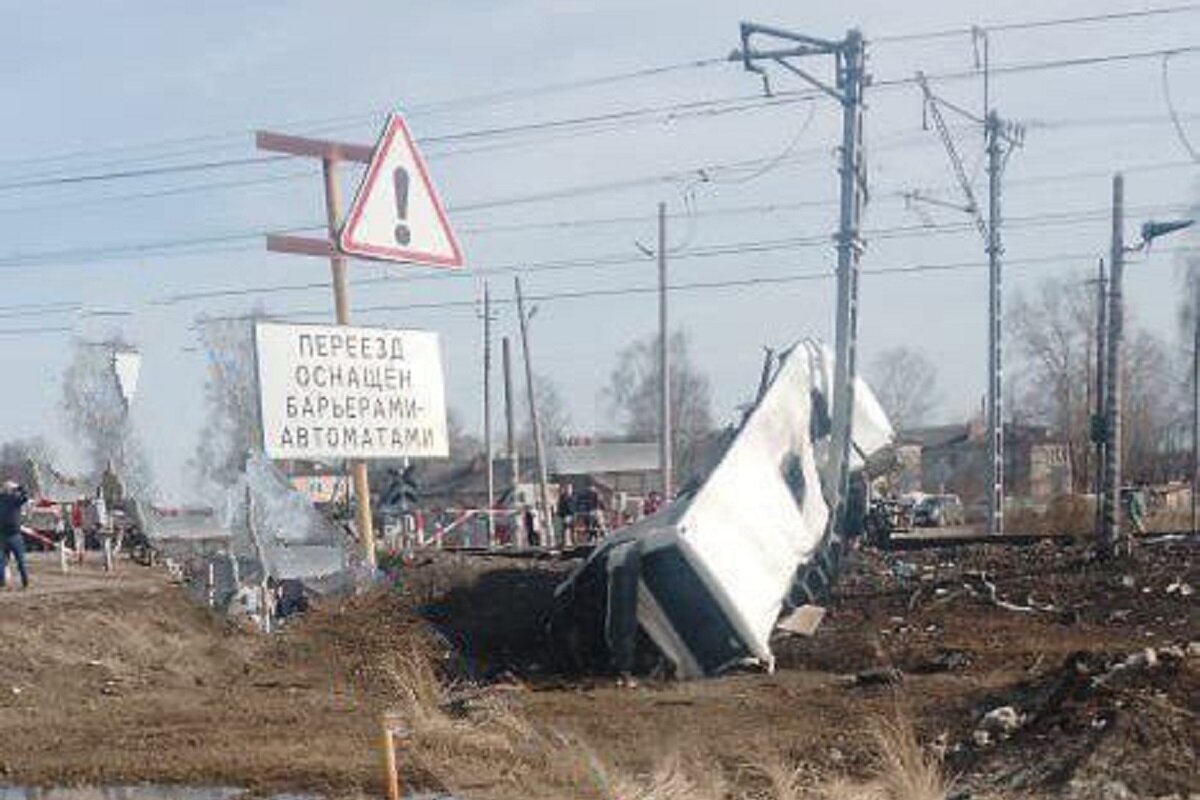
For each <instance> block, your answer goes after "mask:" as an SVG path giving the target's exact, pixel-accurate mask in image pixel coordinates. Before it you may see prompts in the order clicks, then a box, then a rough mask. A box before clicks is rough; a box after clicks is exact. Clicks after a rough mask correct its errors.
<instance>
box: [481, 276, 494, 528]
mask: <svg viewBox="0 0 1200 800" xmlns="http://www.w3.org/2000/svg"><path fill="white" fill-rule="evenodd" d="M483 449H484V452H485V454H486V456H487V545H488V547H491V546H492V545H493V544H495V542H494V541H493V540H494V539H495V524H494V522H495V521H494V520H493V519H492V511H493V509H495V507H496V469H495V457H494V450H493V448H492V297H491V294H489V292H488V285H487V281H484V282H483Z"/></svg>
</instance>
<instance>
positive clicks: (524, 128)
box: [0, 45, 1200, 191]
mask: <svg viewBox="0 0 1200 800" xmlns="http://www.w3.org/2000/svg"><path fill="white" fill-rule="evenodd" d="M1195 52H1200V45H1187V46H1179V47H1171V48H1160V49H1155V50H1143V51H1137V52H1131V53H1108V54H1101V55H1095V56H1080V57H1075V58H1061V59H1049V60H1044V61H1034V62H1025V63H1016V64H999V65H992V66H991V67H990V73H991V75H992V76H993V77H999V76H1003V75H1013V74H1020V73H1027V72H1037V71H1044V70H1051V69H1063V68H1071V67H1080V66H1092V65H1097V64H1103V63H1115V62H1122V61H1132V60H1140V59H1146V58H1162V57H1164V56H1176V55H1181V54H1185V53H1195ZM927 77H928V78H929V79H931V80H937V81H948V80H959V79H968V78H971V79H973V78H976V77H978V73H977V72H976V71H974V70H963V71H957V72H946V73H941V74H933V73H930V74H928V75H927ZM915 80H916V79H915V78H913V77H911V76H905V77H901V78H892V79H886V78H884V79H877V80H875V81H873V82H872V87H871V88H872V90H873V91H878V90H879V89H884V88H889V87H899V86H909V85H912V84H914V83H915ZM816 96H818V92H817V90H803V91H797V92H792V93H777V94H776V95H775V96H774V97H769V98H758V99H759V100H761V101H762V102H764V103H770V102H785V101H791V102H795V101H798V100H802V99H808V98H812V97H816ZM754 99H755V98H754V97H752V96H739V97H737V98H725V99H723V100H709V101H695V102H696V103H713V102H742V103H746V102H749V101H752V100H754ZM688 105H690V104H675V106H671V107H663V108H659V109H657V111H654V112H652V111H651V110H646V109H642V110H629V111H626V112H612V114H610V115H608V116H613V115H619V114H625V113H627V114H646V113H672V112H674V113H678V111H679V110H680V109H679V108H678V107H679V106H684V107H686V106H688ZM751 107H753V106H751ZM602 116H604V115H589V116H587V117H580V118H574V119H569V120H567V119H559V120H543V121H539V122H532V123H527V124H525V125H520V126H510V127H506V128H499V129H484V130H480V131H465V132H456V133H453V134H445V135H443V137H441V138H442V139H443V140H446V137H450V136H453V137H455V139H456V140H461V139H462V138H463V137H472V138H478V137H482V136H488V135H492V136H497V135H512V134H514V133H517V132H524V133H529V132H532V131H538V130H556V129H559V128H561V127H563V126H564V125H569V124H583V123H584V122H593V121H596V120H598V119H600V118H601V117H602ZM437 140H438V137H430V139H429V141H437ZM289 158H290V157H289V156H254V157H247V158H240V159H239V158H230V159H219V160H209V161H200V162H186V163H182V164H168V165H161V166H155V167H144V168H138V169H125V170H112V171H107V172H85V173H79V174H66V175H53V176H44V177H27V178H21V179H16V180H10V181H7V182H0V191H13V190H21V189H31V188H42V187H49V186H61V185H72V184H90V183H100V182H106V181H120V180H128V179H134V178H147V177H154V176H162V175H172V174H180V173H189V172H204V171H210V170H222V169H228V168H231V167H239V166H251V165H259V164H268V163H272V162H276V161H280V160H288V159H289Z"/></svg>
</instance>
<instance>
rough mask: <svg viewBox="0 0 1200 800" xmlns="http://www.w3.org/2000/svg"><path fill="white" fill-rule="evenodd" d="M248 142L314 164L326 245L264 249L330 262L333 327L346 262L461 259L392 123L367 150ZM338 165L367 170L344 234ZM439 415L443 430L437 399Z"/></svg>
mask: <svg viewBox="0 0 1200 800" xmlns="http://www.w3.org/2000/svg"><path fill="white" fill-rule="evenodd" d="M255 138H256V142H257V145H258V147H259V149H261V150H268V151H271V152H277V153H287V154H289V155H294V156H307V157H310V158H320V159H321V166H322V173H323V177H324V184H325V186H324V188H325V215H326V220H327V223H328V238H327V239H324V240H323V239H314V238H309V237H298V236H268V237H267V249H268V250H271V251H275V252H284V253H295V254H300V255H315V256H322V257H324V256H327V257H328V258H329V265H330V270H331V272H332V279H333V301H334V312H335V320H336V321H337V323H338V325H349V324H350V296H349V290H348V288H347V281H346V254H352V255H356V256H358V257H362V258H373V259H382V260H387V261H400V262H409V263H421V264H432V265H438V266H447V267H459V266H462V253H461V251H460V250H459V247H458V242H457V241H456V239H455V238H454V233H453V231H452V230H451V228H450V225H449V222H448V221H447V219H446V214H445V211H444V210H443V208H442V204H441V201H440V200H439V199H438V196H437V193H436V191H435V190H434V188H433V184H432V182H431V181H430V179H429V172H428V170H427V169H426V167H425V161H424V159H422V158H421V154H420V152H419V151H418V150H417V148H416V145H415V143H414V142H413V140H412V137H411V136H410V135H409V132H408V128H407V126H406V125H405V124H404V120H403V119H402V118H401V117H400V116H399V115H393V116H391V117H390V118H389V119H388V123H387V125H386V127H385V128H384V131H383V135H382V136H381V137H380V140H379V143H378V144H377V145H376V146H375V148H373V149H372V148H368V147H364V146H362V145H356V144H347V143H343V142H333V141H327V140H321V139H308V138H304V137H299V136H287V135H283V134H277V133H270V132H266V131H259V132H258V134H257V136H256V137H255ZM344 159H348V160H351V161H357V162H360V163H366V164H367V172H366V175H365V177H364V179H363V182H362V185H361V186H360V188H359V191H358V193H357V195H356V196H355V198H354V203H353V205H352V206H351V209H350V214H349V216H348V217H347V221H346V224H345V226H344V227H343V226H342V224H341V220H342V213H341V211H342V210H341V192H340V188H339V184H338V165H339V164H340V162H341V161H342V160H344ZM260 365H261V362H260ZM260 368H261V366H260ZM439 369H440V362H439ZM439 381H440V373H439ZM439 385H440V384H439ZM265 410H266V409H265V406H264V411H265ZM442 415H443V423H442V424H443V428H444V424H445V423H444V415H445V408H444V398H443V408H442ZM443 434H444V431H443ZM268 455H270V452H269V451H268ZM442 455H445V453H442ZM352 464H353V466H352V468H351V470H352V476H353V483H354V495H355V498H356V513H355V522H356V527H357V529H358V532H359V538H360V540H361V542H362V546H363V550H364V555H365V557H366V561H367V563H368V564H369V565H370V566H371V567H374V566H375V533H374V527H373V524H372V519H371V489H370V484H369V481H368V474H367V463H366V461H364V460H362V459H357V460H355V461H353V462H352Z"/></svg>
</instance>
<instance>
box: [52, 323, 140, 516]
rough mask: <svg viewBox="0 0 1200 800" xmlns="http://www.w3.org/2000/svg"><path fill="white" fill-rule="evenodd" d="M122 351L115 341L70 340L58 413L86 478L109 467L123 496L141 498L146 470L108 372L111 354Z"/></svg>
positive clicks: (124, 345)
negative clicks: (79, 454) (77, 450)
mask: <svg viewBox="0 0 1200 800" xmlns="http://www.w3.org/2000/svg"><path fill="white" fill-rule="evenodd" d="M123 349H124V350H128V349H130V347H129V345H128V343H126V342H125V341H124V340H123V339H120V338H114V339H112V340H111V341H108V342H102V343H95V342H85V341H82V340H75V342H73V344H72V356H71V362H70V364H69V365H68V366H67V369H66V371H65V372H64V373H63V378H62V398H61V409H62V412H63V414H64V416H65V417H66V421H67V423H68V425H69V426H70V429H71V432H72V433H73V434H74V436H75V440H76V442H77V443H78V446H79V448H80V449H81V450H82V452H83V456H84V459H85V463H86V465H87V471H88V474H89V476H90V477H91V478H93V479H98V478H99V477H100V475H101V474H103V472H104V470H105V469H106V468H108V467H111V468H112V470H113V471H114V472H115V473H116V475H117V477H118V478H119V479H120V480H121V483H122V484H123V485H124V487H125V491H126V492H127V493H128V494H130V495H132V496H134V497H142V498H145V497H149V496H151V495H152V494H153V480H152V476H151V471H150V464H149V461H147V459H146V455H145V453H144V451H143V450H142V447H141V445H140V443H139V441H138V439H137V436H136V435H135V433H134V430H133V426H132V424H131V415H130V407H129V406H128V404H127V403H126V401H125V398H124V397H123V396H122V394H121V388H120V386H119V385H118V383H117V374H116V371H115V370H114V368H113V354H114V353H115V352H117V351H118V350H123Z"/></svg>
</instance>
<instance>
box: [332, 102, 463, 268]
mask: <svg viewBox="0 0 1200 800" xmlns="http://www.w3.org/2000/svg"><path fill="white" fill-rule="evenodd" d="M338 245H339V246H340V248H341V250H342V252H344V253H349V254H351V255H356V256H363V257H365V258H377V259H382V260H385V261H404V262H408V263H413V264H432V265H435V266H443V267H461V266H462V263H463V260H462V251H461V250H459V248H458V241H457V240H456V239H455V238H454V231H452V230H451V229H450V223H449V222H448V221H447V219H446V212H445V210H444V209H443V208H442V203H441V201H440V200H439V199H438V196H437V191H436V190H435V189H434V188H433V182H432V181H430V180H429V171H428V170H427V169H426V168H425V160H424V159H422V158H421V154H420V152H419V151H418V150H417V146H416V145H415V144H414V143H413V140H412V137H411V136H410V135H409V133H408V127H407V126H406V125H405V124H404V120H403V119H402V118H401V117H400V115H399V114H393V115H392V116H391V117H390V118H389V119H388V123H387V127H385V128H384V130H383V136H381V137H380V139H379V144H378V145H376V146H375V155H374V156H373V157H372V158H371V163H370V164H369V165H368V166H367V172H366V175H365V176H364V177H363V182H362V185H361V186H360V187H359V188H358V194H357V195H355V197H354V204H353V205H352V206H350V214H349V215H348V216H347V217H346V224H345V225H344V226H343V227H342V232H341V235H340V236H339V237H338Z"/></svg>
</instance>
